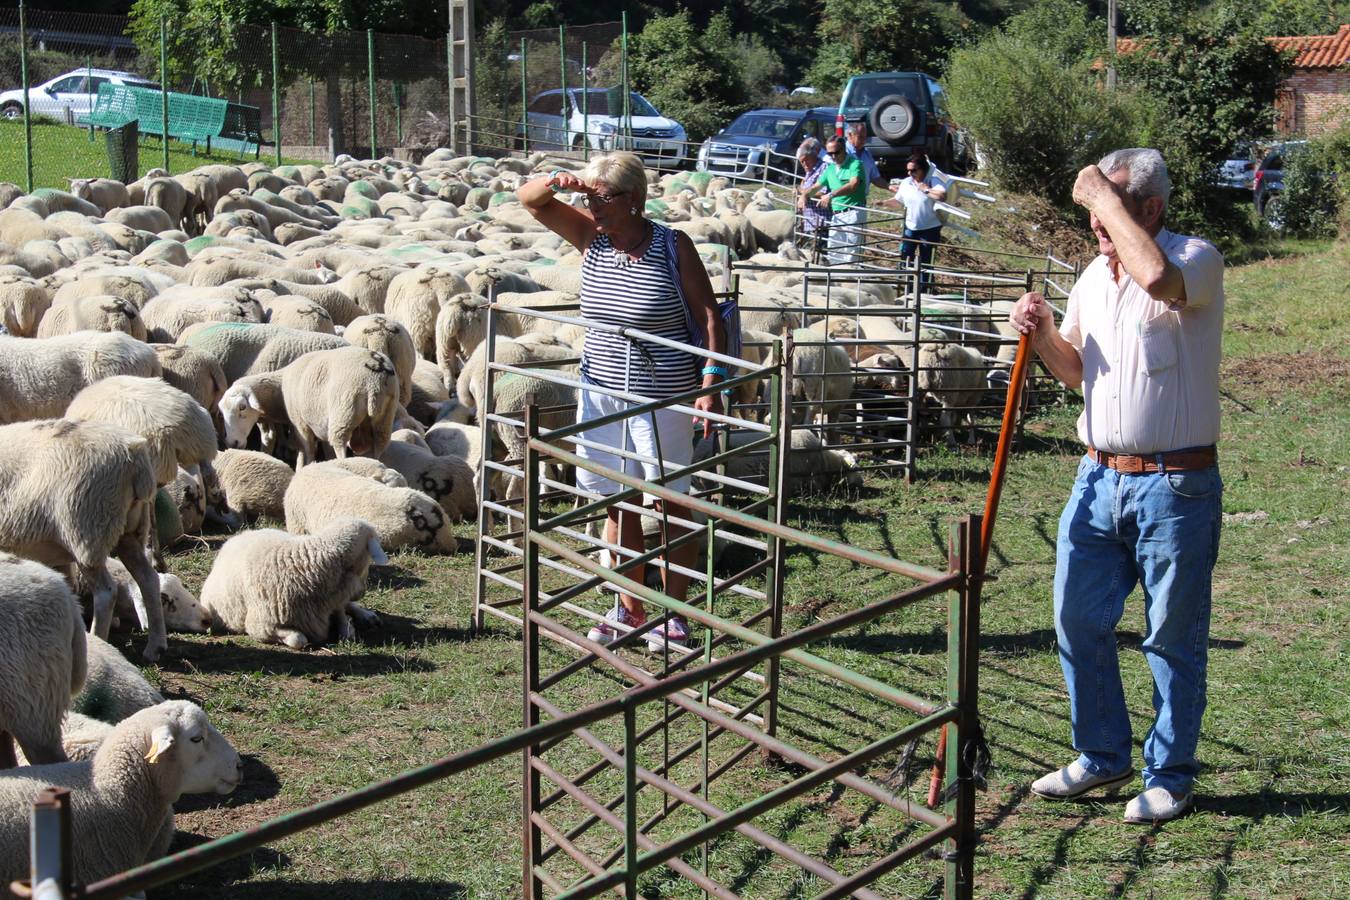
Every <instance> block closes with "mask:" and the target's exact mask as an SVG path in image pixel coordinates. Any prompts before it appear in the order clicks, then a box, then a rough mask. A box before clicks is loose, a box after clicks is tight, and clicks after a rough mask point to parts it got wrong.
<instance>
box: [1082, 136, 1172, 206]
mask: <svg viewBox="0 0 1350 900" xmlns="http://www.w3.org/2000/svg"><path fill="white" fill-rule="evenodd" d="M1097 168H1099V169H1101V170H1102V174H1103V175H1105V176H1106V177H1107V178H1110V177H1111V173H1113V172H1119V171H1120V170H1121V169H1125V170H1126V171H1128V172H1129V173H1130V180H1129V181H1128V182H1126V184H1125V193H1127V194H1129V195H1130V198H1131V199H1133V200H1147V199H1148V198H1149V197H1157V198H1159V199H1160V200H1162V202H1163V207H1164V208H1165V207H1166V206H1167V199H1168V197H1170V196H1171V195H1172V179H1171V178H1169V177H1168V175H1167V163H1165V162H1163V158H1162V154H1161V153H1159V152H1158V151H1157V150H1154V149H1152V148H1151V147H1131V148H1129V149H1128V150H1112V151H1111V152H1110V153H1108V154H1106V155H1105V156H1103V157H1102V159H1101V162H1099V163H1097Z"/></svg>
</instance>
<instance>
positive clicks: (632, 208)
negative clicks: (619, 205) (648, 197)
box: [628, 206, 638, 216]
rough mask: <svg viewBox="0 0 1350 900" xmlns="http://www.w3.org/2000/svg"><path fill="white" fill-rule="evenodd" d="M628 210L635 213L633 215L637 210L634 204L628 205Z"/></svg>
mask: <svg viewBox="0 0 1350 900" xmlns="http://www.w3.org/2000/svg"><path fill="white" fill-rule="evenodd" d="M628 211H629V212H630V213H632V214H633V215H635V216H636V215H637V212H638V210H637V207H636V206H630V207H628Z"/></svg>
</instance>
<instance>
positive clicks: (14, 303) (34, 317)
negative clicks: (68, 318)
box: [0, 275, 52, 337]
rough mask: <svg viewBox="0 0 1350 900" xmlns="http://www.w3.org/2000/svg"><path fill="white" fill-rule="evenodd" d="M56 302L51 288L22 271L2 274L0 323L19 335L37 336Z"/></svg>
mask: <svg viewBox="0 0 1350 900" xmlns="http://www.w3.org/2000/svg"><path fill="white" fill-rule="evenodd" d="M51 305H52V298H51V296H50V295H49V294H48V293H47V289H46V288H44V287H43V286H42V285H40V284H38V283H37V282H36V281H34V280H32V279H31V278H25V277H23V276H21V275H0V325H4V326H5V330H6V331H8V332H9V333H10V334H12V335H14V336H15V337H35V336H36V335H37V330H38V324H39V323H40V322H41V321H42V316H43V315H44V314H45V313H46V312H47V310H48V308H49V307H51Z"/></svg>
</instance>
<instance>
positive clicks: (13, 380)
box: [0, 331, 163, 425]
mask: <svg viewBox="0 0 1350 900" xmlns="http://www.w3.org/2000/svg"><path fill="white" fill-rule="evenodd" d="M162 371H163V369H162V368H161V366H160V364H159V357H158V356H157V355H156V353H155V351H154V350H153V349H151V348H150V347H148V346H146V345H145V344H143V343H141V342H140V341H138V340H136V339H135V338H133V337H131V336H130V335H127V334H122V333H121V332H100V331H79V332H76V333H75V334H67V335H63V336H61V337H54V338H42V339H36V338H15V337H7V336H4V335H0V425H3V424H5V423H9V422H22V421H24V420H27V419H52V418H56V417H58V416H60V415H62V414H63V413H64V412H65V411H66V407H67V406H69V405H70V401H71V400H72V399H74V397H75V395H76V394H78V393H79V392H80V391H81V390H82V389H84V388H85V387H86V386H87V385H90V384H93V383H94V382H96V381H98V380H99V379H101V378H107V377H109V376H111V375H138V376H140V377H142V378H157V377H159V375H160V374H161V372H162Z"/></svg>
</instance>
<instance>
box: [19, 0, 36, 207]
mask: <svg viewBox="0 0 1350 900" xmlns="http://www.w3.org/2000/svg"><path fill="white" fill-rule="evenodd" d="M19 80H21V81H22V82H23V170H24V183H23V184H24V190H26V191H28V193H30V194H31V193H32V192H33V116H32V114H31V112H30V110H29V107H30V106H31V105H32V104H30V103H29V102H28V17H27V16H26V15H25V14H24V3H23V0H19Z"/></svg>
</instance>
